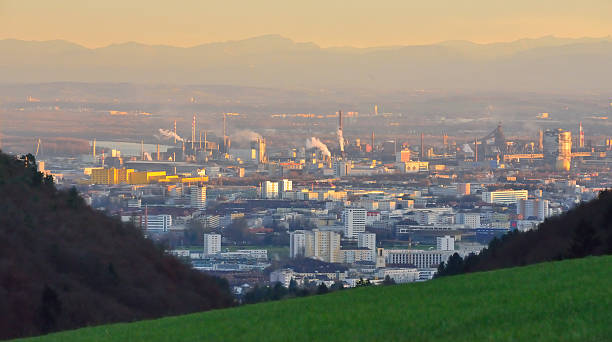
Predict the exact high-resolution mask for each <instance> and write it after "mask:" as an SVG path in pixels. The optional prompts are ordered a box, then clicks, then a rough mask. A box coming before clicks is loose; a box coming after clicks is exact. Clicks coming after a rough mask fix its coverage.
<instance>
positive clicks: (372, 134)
mask: <svg viewBox="0 0 612 342" xmlns="http://www.w3.org/2000/svg"><path fill="white" fill-rule="evenodd" d="M372 153H374V131H372Z"/></svg>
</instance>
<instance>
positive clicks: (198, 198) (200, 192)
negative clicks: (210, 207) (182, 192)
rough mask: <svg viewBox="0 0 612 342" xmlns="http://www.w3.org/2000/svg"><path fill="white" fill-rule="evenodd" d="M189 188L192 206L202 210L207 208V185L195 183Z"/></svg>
mask: <svg viewBox="0 0 612 342" xmlns="http://www.w3.org/2000/svg"><path fill="white" fill-rule="evenodd" d="M189 190H190V202H191V207H192V208H198V209H201V210H203V209H206V187H205V186H197V185H194V186H191V187H190V189H189Z"/></svg>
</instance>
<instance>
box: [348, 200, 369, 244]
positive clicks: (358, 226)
mask: <svg viewBox="0 0 612 342" xmlns="http://www.w3.org/2000/svg"><path fill="white" fill-rule="evenodd" d="M365 221H366V210H365V209H362V208H346V209H345V210H344V237H346V238H349V239H353V238H356V237H357V234H359V233H365Z"/></svg>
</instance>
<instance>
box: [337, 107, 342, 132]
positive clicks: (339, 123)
mask: <svg viewBox="0 0 612 342" xmlns="http://www.w3.org/2000/svg"><path fill="white" fill-rule="evenodd" d="M338 129H339V130H342V110H339V111H338Z"/></svg>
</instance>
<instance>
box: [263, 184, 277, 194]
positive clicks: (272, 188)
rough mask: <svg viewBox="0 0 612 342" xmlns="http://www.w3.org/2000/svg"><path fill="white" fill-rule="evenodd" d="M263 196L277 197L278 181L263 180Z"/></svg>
mask: <svg viewBox="0 0 612 342" xmlns="http://www.w3.org/2000/svg"><path fill="white" fill-rule="evenodd" d="M262 197H263V198H278V182H271V181H265V182H264V183H263V189H262Z"/></svg>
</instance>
